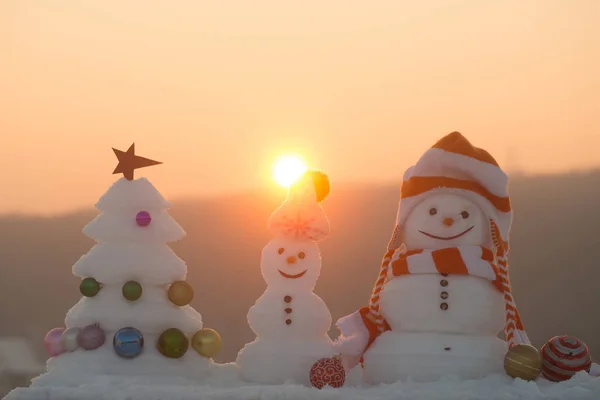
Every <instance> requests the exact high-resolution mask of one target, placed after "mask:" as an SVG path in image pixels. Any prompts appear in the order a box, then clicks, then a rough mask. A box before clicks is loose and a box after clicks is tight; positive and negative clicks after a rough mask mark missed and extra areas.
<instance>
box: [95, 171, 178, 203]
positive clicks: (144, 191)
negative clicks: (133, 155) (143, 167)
mask: <svg viewBox="0 0 600 400" xmlns="http://www.w3.org/2000/svg"><path fill="white" fill-rule="evenodd" d="M132 206H135V207H136V208H139V209H138V211H142V210H144V209H158V210H165V209H167V208H169V207H171V203H169V202H168V201H167V200H165V198H164V197H163V196H162V195H161V194H160V192H159V191H158V190H156V188H155V187H154V185H152V183H150V181H149V180H148V179H146V178H138V179H135V180H132V181H129V180H127V179H125V178H121V179H118V180H117V181H116V182H115V183H113V184H112V186H111V187H110V188H109V189H108V190H107V191H106V193H104V195H103V196H102V197H101V198H100V200H98V202H97V203H96V208H97V209H98V210H100V211H119V210H121V211H131V210H132ZM146 211H148V210H146Z"/></svg>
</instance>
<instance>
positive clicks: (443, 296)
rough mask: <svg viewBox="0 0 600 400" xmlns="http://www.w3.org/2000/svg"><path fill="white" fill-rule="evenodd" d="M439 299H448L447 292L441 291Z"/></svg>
mask: <svg viewBox="0 0 600 400" xmlns="http://www.w3.org/2000/svg"><path fill="white" fill-rule="evenodd" d="M440 297H441V298H442V299H444V300H446V299H447V298H448V292H446V291H443V292H442V293H440Z"/></svg>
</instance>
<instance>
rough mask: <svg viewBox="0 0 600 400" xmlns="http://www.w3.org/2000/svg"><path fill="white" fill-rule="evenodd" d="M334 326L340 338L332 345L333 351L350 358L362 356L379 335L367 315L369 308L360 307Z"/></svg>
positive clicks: (369, 315)
mask: <svg viewBox="0 0 600 400" xmlns="http://www.w3.org/2000/svg"><path fill="white" fill-rule="evenodd" d="M335 325H336V326H337V328H338V329H339V330H340V336H339V338H338V339H337V340H336V341H335V343H334V347H335V350H336V351H337V352H339V353H341V354H342V355H347V356H352V357H358V356H362V354H363V353H364V352H365V351H366V350H367V348H368V347H369V346H370V345H371V343H373V341H374V340H375V339H376V338H377V337H378V336H379V335H380V334H381V332H380V331H379V329H378V327H377V324H376V323H375V321H374V320H373V319H372V317H371V314H370V313H369V307H362V308H360V309H359V310H358V311H356V312H355V313H353V314H350V315H347V316H345V317H343V318H340V319H339V320H338V321H337V322H336V324H335ZM386 328H387V324H386ZM388 329H389V328H388Z"/></svg>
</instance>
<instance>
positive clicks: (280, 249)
mask: <svg viewBox="0 0 600 400" xmlns="http://www.w3.org/2000/svg"><path fill="white" fill-rule="evenodd" d="M284 251H285V249H284V248H283V247H280V248H279V250H277V252H278V253H279V254H283V252H284Z"/></svg>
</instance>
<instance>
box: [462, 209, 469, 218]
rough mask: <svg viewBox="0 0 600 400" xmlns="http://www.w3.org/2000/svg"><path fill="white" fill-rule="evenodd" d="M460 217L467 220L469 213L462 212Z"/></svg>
mask: <svg viewBox="0 0 600 400" xmlns="http://www.w3.org/2000/svg"><path fill="white" fill-rule="evenodd" d="M460 216H461V217H463V218H464V219H467V218H469V213H468V212H466V211H463V212H461V213H460Z"/></svg>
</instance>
